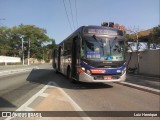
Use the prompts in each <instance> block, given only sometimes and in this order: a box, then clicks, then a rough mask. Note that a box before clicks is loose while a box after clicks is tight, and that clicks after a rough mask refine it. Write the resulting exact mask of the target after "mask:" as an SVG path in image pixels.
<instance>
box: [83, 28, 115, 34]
mask: <svg viewBox="0 0 160 120" xmlns="http://www.w3.org/2000/svg"><path fill="white" fill-rule="evenodd" d="M86 32H87V33H89V34H101V35H118V32H117V31H114V30H108V29H94V28H89V29H87V31H86Z"/></svg>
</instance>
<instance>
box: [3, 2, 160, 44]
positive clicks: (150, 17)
mask: <svg viewBox="0 0 160 120" xmlns="http://www.w3.org/2000/svg"><path fill="white" fill-rule="evenodd" d="M65 8H66V11H65ZM159 11H160V0H0V26H6V27H13V26H18V25H20V24H24V25H36V26H38V27H40V28H44V29H46V30H47V35H48V36H49V37H50V38H53V39H55V41H56V43H57V44H58V43H60V42H61V41H62V40H64V39H65V38H66V37H68V36H69V35H70V34H71V33H72V32H73V31H74V30H76V29H77V28H79V27H80V26H85V25H86V26H87V25H101V23H102V22H114V23H118V24H120V25H124V26H125V27H126V28H129V29H135V30H138V31H142V30H147V29H150V28H153V27H155V26H158V25H159V24H160V12H159ZM67 15H68V18H69V21H70V22H69V21H68V19H67Z"/></svg>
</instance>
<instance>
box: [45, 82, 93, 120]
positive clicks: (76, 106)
mask: <svg viewBox="0 0 160 120" xmlns="http://www.w3.org/2000/svg"><path fill="white" fill-rule="evenodd" d="M48 84H49V85H55V86H54V87H56V88H57V89H59V90H60V91H61V93H62V94H63V95H64V96H65V97H66V98H67V99H68V100H69V101H70V104H71V105H72V106H73V107H74V109H75V110H76V111H84V110H83V109H82V108H81V107H80V106H79V105H78V104H77V103H76V102H75V101H74V100H73V99H72V98H71V97H70V96H69V95H68V94H67V93H66V92H65V91H64V90H63V89H62V88H60V87H58V85H57V84H56V83H55V82H49V83H48ZM78 114H79V115H80V116H85V117H81V118H82V119H83V120H92V119H91V118H90V117H89V116H88V115H87V114H86V113H85V112H80V113H78Z"/></svg>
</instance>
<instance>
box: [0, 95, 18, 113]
mask: <svg viewBox="0 0 160 120" xmlns="http://www.w3.org/2000/svg"><path fill="white" fill-rule="evenodd" d="M15 107H16V106H15V105H13V104H12V103H10V102H9V101H8V100H6V99H4V98H2V97H0V111H1V109H3V108H15Z"/></svg>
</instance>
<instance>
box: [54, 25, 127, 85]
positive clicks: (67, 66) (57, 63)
mask: <svg viewBox="0 0 160 120" xmlns="http://www.w3.org/2000/svg"><path fill="white" fill-rule="evenodd" d="M52 66H53V68H54V69H55V71H56V73H62V74H64V75H66V76H67V77H68V78H69V80H70V81H71V82H75V81H82V82H122V81H125V79H126V62H125V38H124V31H122V30H120V29H117V28H114V27H108V26H82V27H80V28H78V29H77V30H76V31H75V32H73V33H72V34H71V35H70V36H69V37H67V38H66V39H65V40H63V41H62V42H61V43H60V44H59V45H58V46H57V48H56V49H54V51H53V63H52Z"/></svg>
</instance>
